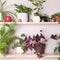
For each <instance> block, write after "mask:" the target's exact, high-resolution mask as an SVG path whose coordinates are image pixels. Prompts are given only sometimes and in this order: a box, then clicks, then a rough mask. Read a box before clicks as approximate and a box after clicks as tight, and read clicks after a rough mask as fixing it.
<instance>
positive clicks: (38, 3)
mask: <svg viewBox="0 0 60 60" xmlns="http://www.w3.org/2000/svg"><path fill="white" fill-rule="evenodd" d="M29 1H31V2H32V4H33V5H34V6H35V8H34V10H35V11H36V12H35V13H34V17H33V19H32V20H33V21H34V22H40V11H41V10H42V9H43V3H44V2H46V0H29Z"/></svg>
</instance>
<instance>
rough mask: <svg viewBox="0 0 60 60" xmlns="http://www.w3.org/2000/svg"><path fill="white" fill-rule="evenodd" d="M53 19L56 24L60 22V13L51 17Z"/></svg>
mask: <svg viewBox="0 0 60 60" xmlns="http://www.w3.org/2000/svg"><path fill="white" fill-rule="evenodd" d="M51 18H52V19H53V20H54V22H60V12H58V13H55V14H53V15H51Z"/></svg>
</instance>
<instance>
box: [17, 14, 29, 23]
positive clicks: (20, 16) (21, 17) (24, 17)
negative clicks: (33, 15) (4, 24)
mask: <svg viewBox="0 0 60 60" xmlns="http://www.w3.org/2000/svg"><path fill="white" fill-rule="evenodd" d="M17 19H18V20H21V22H27V21H28V14H27V13H18V14H17Z"/></svg>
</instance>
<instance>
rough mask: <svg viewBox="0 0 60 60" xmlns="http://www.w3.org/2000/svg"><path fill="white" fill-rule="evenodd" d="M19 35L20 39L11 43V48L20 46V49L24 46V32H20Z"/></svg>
mask: <svg viewBox="0 0 60 60" xmlns="http://www.w3.org/2000/svg"><path fill="white" fill-rule="evenodd" d="M21 37H22V38H20V40H19V42H16V43H15V44H14V45H13V47H12V48H13V49H15V48H16V47H21V48H22V49H24V47H25V42H24V39H23V37H25V34H24V33H23V34H21Z"/></svg>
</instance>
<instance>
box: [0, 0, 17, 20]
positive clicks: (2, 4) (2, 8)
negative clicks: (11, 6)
mask: <svg viewBox="0 0 60 60" xmlns="http://www.w3.org/2000/svg"><path fill="white" fill-rule="evenodd" d="M6 1H7V0H5V1H4V2H2V0H0V13H2V21H4V17H5V16H6V15H11V16H12V17H16V13H15V12H13V11H11V10H8V11H6V10H5V9H4V5H5V4H6Z"/></svg>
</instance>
